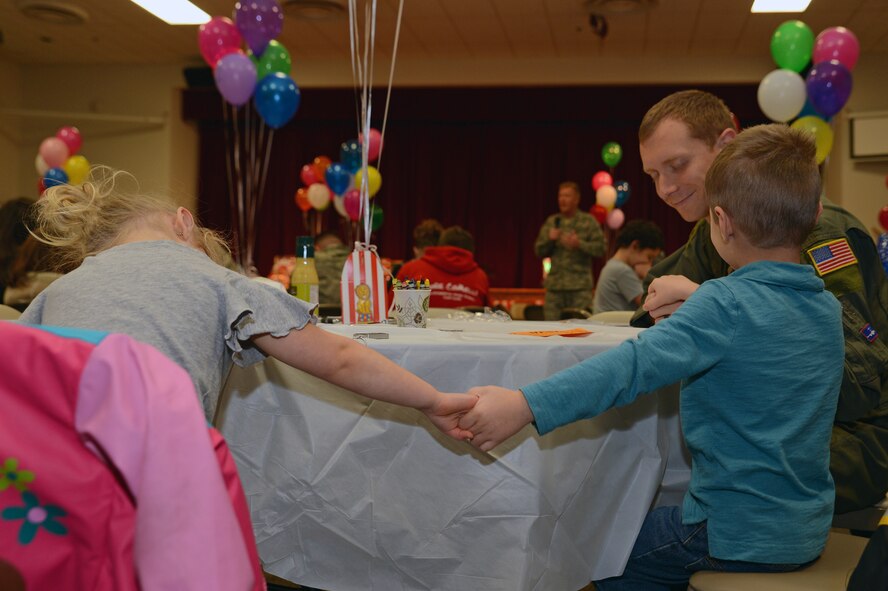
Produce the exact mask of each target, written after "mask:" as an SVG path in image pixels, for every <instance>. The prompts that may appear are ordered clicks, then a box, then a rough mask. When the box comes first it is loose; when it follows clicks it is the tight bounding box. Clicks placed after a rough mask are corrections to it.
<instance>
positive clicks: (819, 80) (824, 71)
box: [805, 60, 851, 117]
mask: <svg viewBox="0 0 888 591" xmlns="http://www.w3.org/2000/svg"><path fill="white" fill-rule="evenodd" d="M805 85H806V86H807V88H808V98H809V99H810V100H811V105H813V106H814V109H815V110H816V111H817V112H818V113H820V114H821V115H823V116H825V117H832V116H833V115H835V114H836V113H838V112H839V111H841V110H842V107H844V106H845V103H847V102H848V97H849V96H851V72H849V71H848V68H846V67H845V66H843V65H842V64H841V63H839V62H838V60H830V61H828V62H821V63H819V64H815V65H814V67H813V68H811V71H810V72H808V79H807V80H806V81H805Z"/></svg>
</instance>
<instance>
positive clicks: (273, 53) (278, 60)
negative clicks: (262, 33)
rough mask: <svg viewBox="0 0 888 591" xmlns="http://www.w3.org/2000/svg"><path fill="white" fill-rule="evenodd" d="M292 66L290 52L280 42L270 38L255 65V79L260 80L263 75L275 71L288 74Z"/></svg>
mask: <svg viewBox="0 0 888 591" xmlns="http://www.w3.org/2000/svg"><path fill="white" fill-rule="evenodd" d="M292 66H293V60H292V59H291V58H290V52H289V51H287V48H286V47H284V46H283V44H282V43H280V42H278V41H275V40H274V39H272V40H271V41H269V42H268V46H267V47H266V48H265V51H263V52H262V58H261V59H260V60H259V64H258V65H257V66H256V79H257V80H262V79H263V78H264V77H265V76H267V75H269V74H274V73H275V72H281V73H282V74H286V75H287V76H289V75H290V69H291V67H292Z"/></svg>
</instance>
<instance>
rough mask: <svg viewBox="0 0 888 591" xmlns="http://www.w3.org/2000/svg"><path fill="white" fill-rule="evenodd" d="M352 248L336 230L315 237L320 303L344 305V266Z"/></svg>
mask: <svg viewBox="0 0 888 591" xmlns="http://www.w3.org/2000/svg"><path fill="white" fill-rule="evenodd" d="M351 252H352V251H351V250H350V249H349V248H348V247H347V246H345V244H343V242H342V239H341V238H339V236H337V235H336V233H334V232H321V233H320V234H318V235H317V236H316V237H315V256H314V258H315V269H317V271H318V280H319V281H320V285H319V286H318V303H321V304H331V305H340V306H341V305H342V292H341V291H340V285H341V283H342V268H343V267H344V266H345V260H346V259H347V258H348V257H349V255H350V254H351Z"/></svg>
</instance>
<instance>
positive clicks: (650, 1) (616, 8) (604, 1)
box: [583, 0, 658, 14]
mask: <svg viewBox="0 0 888 591" xmlns="http://www.w3.org/2000/svg"><path fill="white" fill-rule="evenodd" d="M657 4H658V0H585V1H584V2H583V7H584V8H585V9H586V12H589V13H592V14H629V13H633V12H646V11H648V10H651V9H652V8H656V7H657Z"/></svg>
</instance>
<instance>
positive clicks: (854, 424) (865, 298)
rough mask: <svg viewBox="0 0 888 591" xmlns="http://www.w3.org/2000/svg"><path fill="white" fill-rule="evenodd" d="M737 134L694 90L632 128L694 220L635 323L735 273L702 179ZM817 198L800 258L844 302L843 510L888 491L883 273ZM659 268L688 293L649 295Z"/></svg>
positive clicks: (838, 456)
mask: <svg viewBox="0 0 888 591" xmlns="http://www.w3.org/2000/svg"><path fill="white" fill-rule="evenodd" d="M736 134H737V131H736V129H735V128H734V122H733V117H732V115H731V113H730V111H729V110H728V108H727V107H726V106H725V104H724V103H723V102H722V101H721V100H720V99H719V98H718V97H716V96H714V95H712V94H710V93H708V92H703V91H700V90H688V91H682V92H677V93H674V94H671V95H669V96H667V97H666V98H664V99H663V100H661V101H660V102H659V103H657V104H656V105H654V106H653V107H651V109H650V110H649V111H648V112H647V114H646V115H645V116H644V119H643V120H642V123H641V126H640V128H639V130H638V139H639V143H640V151H641V160H642V164H643V166H644V171H645V172H646V173H647V174H648V175H650V177H651V179H652V180H653V181H654V184H655V185H656V189H657V194H658V195H659V196H660V198H661V199H662V200H663V201H665V202H666V203H667V204H668V205H670V206H671V207H672V208H674V209H675V210H676V211H678V213H679V214H680V215H681V217H682V218H683V219H684V220H686V221H695V222H697V225H696V226H694V229H693V230H692V231H691V235H690V237H689V238H688V242H687V244H685V245H684V246H683V247H681V248H680V249H678V250H677V251H676V252H674V253H672V254H671V255H670V256H668V257H666V258H665V259H664V260H663V261H662V262H660V263H658V264H656V265H654V267H653V268H652V269H651V271H650V273H649V274H648V276H647V278H646V279H645V282H644V288H645V295H644V296H643V298H642V299H643V302H644V304H643V307H642V308H640V309H639V310H638V311H637V312H636V313H635V316H634V317H633V320H632V324H633V325H634V326H640V327H644V326H650V325H651V324H653V323H654V322H656V321H657V320H661V319H663V318H665V317H667V316H668V315H669V314H671V313H673V312H674V311H675V310H677V309H678V308H679V307H680V306H681V305H682V302H684V300H686V299H687V297H688V296H689V295H690V293H691V292H692V291H693V290H694V289H696V287H697V286H698V285H699V284H702V283H704V282H705V281H708V280H711V279H716V278H719V277H725V276H726V275H728V274H729V273H730V272H731V271H732V266H731V265H730V264H729V263H728V262H726V261H725V260H724V259H723V258H722V257H720V256H719V253H718V252H717V251H716V249H715V248H714V247H713V246H712V243H711V242H710V240H709V239H708V236H709V232H710V228H709V220H708V219H707V208H706V188H705V186H704V184H703V179H704V177H705V175H706V171H707V170H708V169H709V167H710V165H711V164H712V162H713V160H715V158H716V157H717V156H718V154H719V152H721V151H722V150H723V149H724V148H725V147H726V146H728V145H729V144H730V143H731V141H732V140H733V139H734V137H735V136H736ZM821 200H822V202H823V213H822V214H821V216H820V217H819V218H818V220H817V224H816V225H815V226H814V229H813V230H812V231H811V232H810V233H809V234H808V235H807V236H806V237H805V239H804V240H803V241H802V244H801V246H800V248H799V260H800V261H801V262H803V263H806V264H808V265H811V266H812V267H813V268H814V270H815V271H816V272H817V275H818V276H819V277H821V278H822V279H823V281H824V283H825V284H826V289H828V290H829V291H831V292H832V293H833V295H835V296H836V297H837V298H838V299H839V302H840V303H841V304H842V321H843V325H844V337H843V338H844V343H845V374H844V379H843V381H842V391H841V394H840V395H839V404H838V408H837V410H836V412H835V414H834V416H835V422H834V425H833V431H832V442H831V445H830V451H831V463H830V469H831V471H832V475H833V479H834V480H835V483H836V506H835V511H836V513H845V512H849V511H855V510H857V509H861V508H865V507H870V506H872V505H874V504H875V503H877V502H878V501H879V500H880V499H881V498H882V497H884V495H885V492H886V489H888V345H886V341H885V335H888V279H886V277H885V274H884V273H882V272H881V263H880V262H879V256H878V253H877V251H876V248H875V244H874V243H873V240H872V238H871V237H870V236H869V234H868V232H867V230H866V228H865V227H864V226H863V224H861V223H860V222H859V221H858V220H857V219H856V218H855V217H854V216H852V215H851V214H850V213H848V212H847V211H845V210H844V209H842V208H841V207H839V206H837V205H835V204H834V203H832V202H830V201H829V200H828V199H826V198H825V197H821ZM664 275H681V276H684V277H686V278H687V279H688V280H689V281H687V282H685V284H684V285H685V286H686V287H687V291H686V292H684V293H675V292H663V293H660V294H656V295H655V294H653V293H650V289H649V286H650V285H651V282H652V281H653V280H655V279H656V278H657V277H662V276H664ZM667 295H668V296H669V297H667ZM793 334H795V332H794V331H793ZM880 334H881V338H880ZM824 344H826V343H824Z"/></svg>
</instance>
